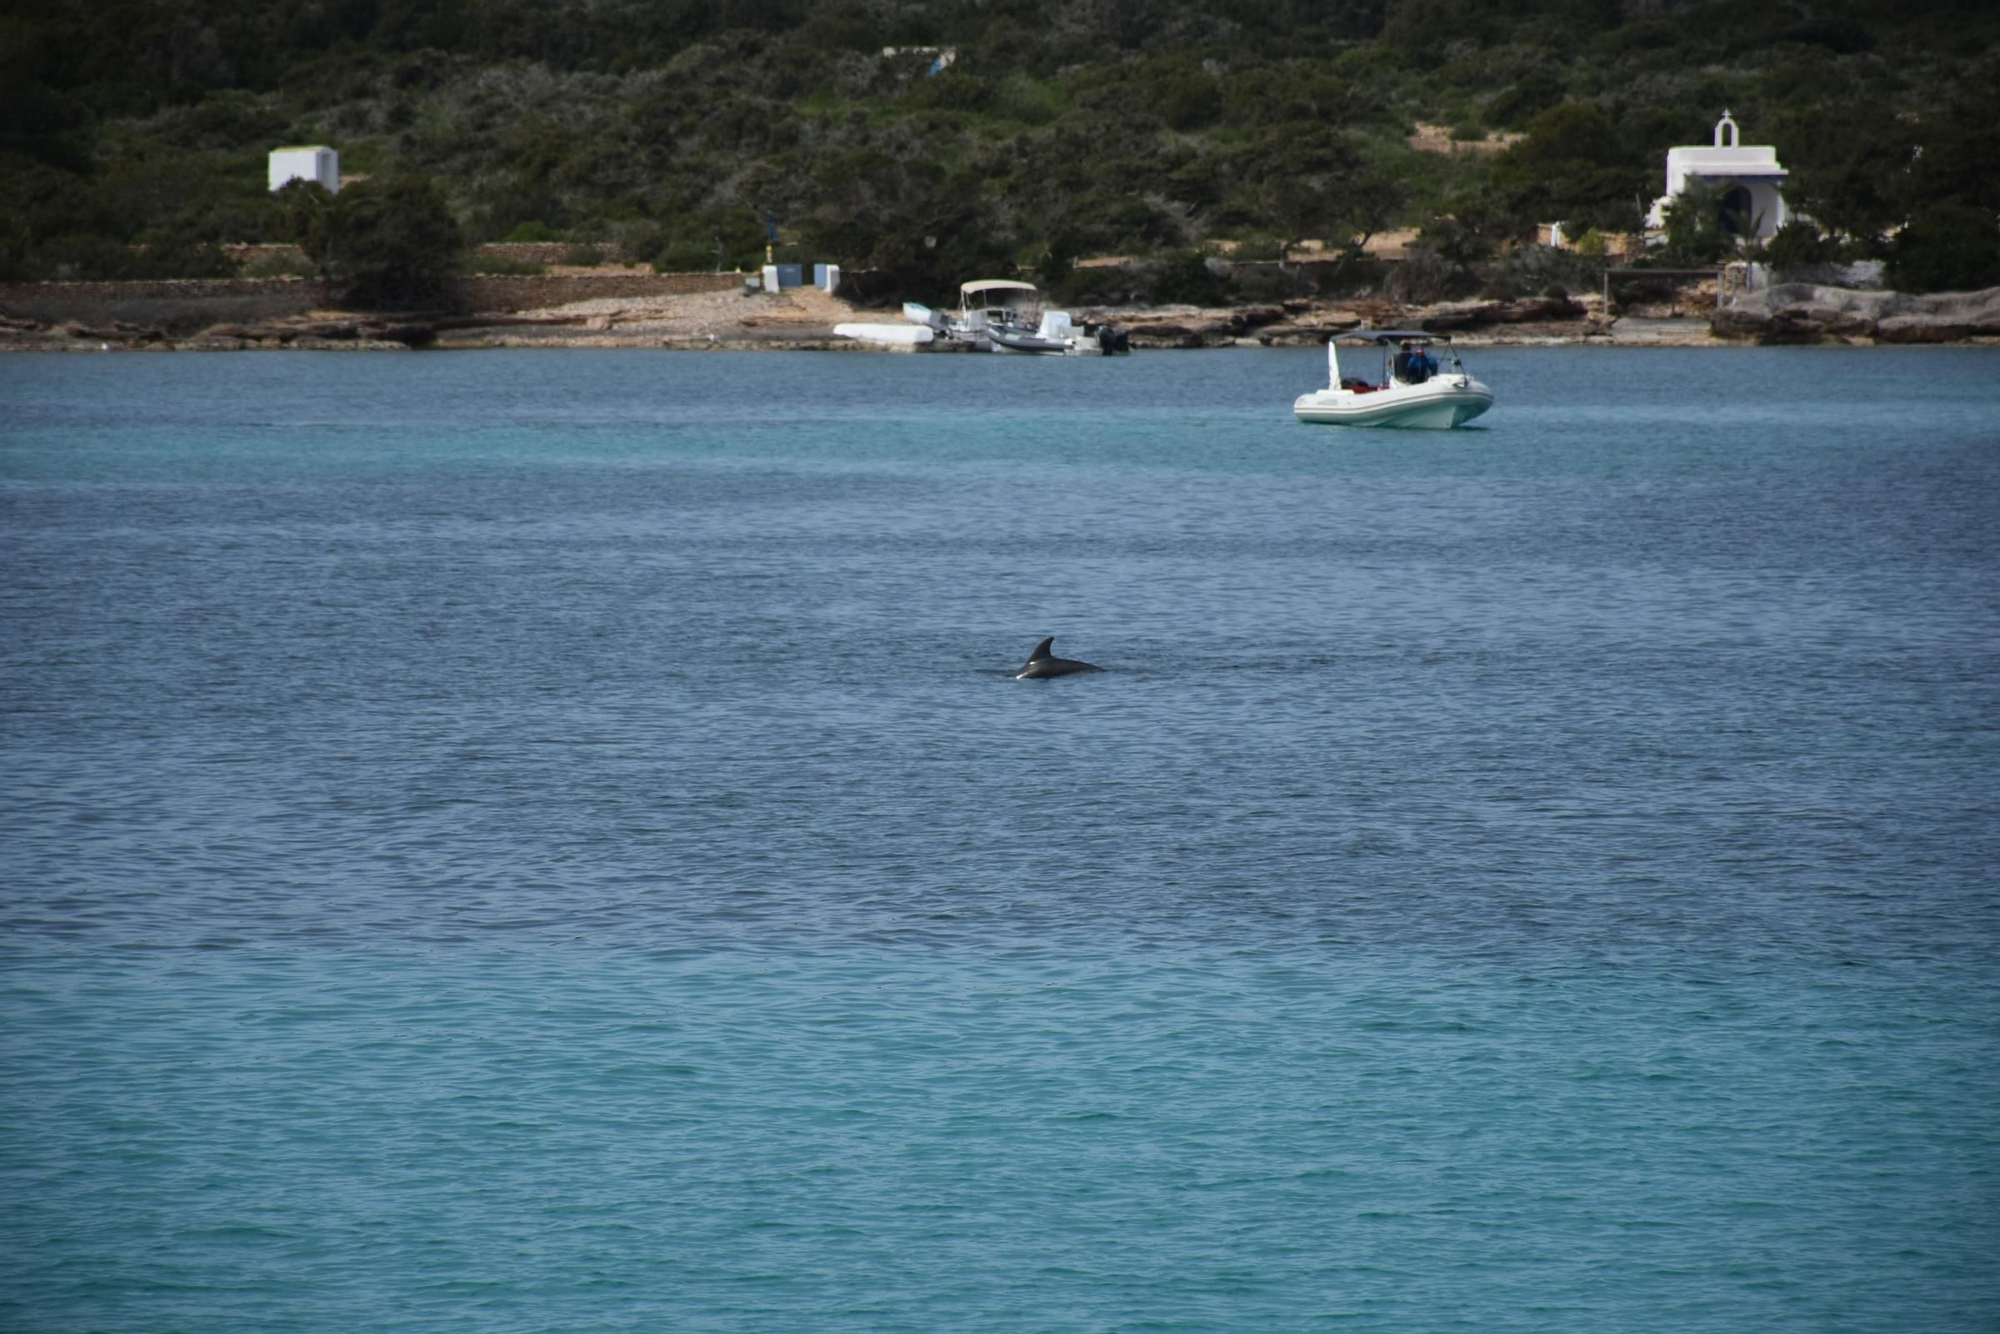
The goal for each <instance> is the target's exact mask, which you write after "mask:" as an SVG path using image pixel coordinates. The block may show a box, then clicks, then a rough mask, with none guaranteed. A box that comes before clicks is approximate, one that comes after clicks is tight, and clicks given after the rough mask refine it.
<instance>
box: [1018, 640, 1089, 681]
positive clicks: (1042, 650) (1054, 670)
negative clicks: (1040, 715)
mask: <svg viewBox="0 0 2000 1334" xmlns="http://www.w3.org/2000/svg"><path fill="white" fill-rule="evenodd" d="M1055 642H1056V637H1055V636H1054V635H1050V636H1049V637H1048V638H1047V639H1044V640H1043V641H1042V642H1041V643H1039V644H1037V645H1035V651H1034V652H1033V653H1030V654H1029V655H1028V661H1027V662H1026V663H1024V664H1022V667H1021V670H1020V671H1018V672H1016V673H1014V679H1015V680H1016V681H1040V680H1043V679H1044V678H1046V677H1051V676H1069V675H1070V674H1072V673H1074V672H1101V671H1103V670H1104V669H1103V668H1102V667H1099V666H1097V665H1096V664H1094V663H1088V662H1078V661H1077V660H1076V659H1075V658H1058V657H1057V656H1056V655H1055V650H1054V649H1053V648H1051V647H1050V645H1052V644H1054V643H1055Z"/></svg>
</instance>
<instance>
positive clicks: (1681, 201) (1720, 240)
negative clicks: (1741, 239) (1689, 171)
mask: <svg viewBox="0 0 2000 1334" xmlns="http://www.w3.org/2000/svg"><path fill="white" fill-rule="evenodd" d="M1735 249H1736V238H1735V237H1734V236H1733V235H1731V234H1730V231H1729V229H1728V228H1727V227H1725V226H1723V221H1722V194H1721V192H1720V191H1718V190H1717V189H1716V188H1715V187H1714V186H1712V185H1710V184H1709V183H1708V182H1706V181H1702V180H1689V181H1688V182H1687V183H1686V184H1685V185H1684V186H1682V188H1681V192H1680V193H1679V194H1677V195H1675V196H1674V197H1673V198H1672V199H1670V200H1668V201H1667V245H1666V249H1665V250H1663V251H1661V252H1660V258H1661V259H1664V260H1666V261H1667V263H1669V264H1682V265H1690V266H1696V265H1708V264H1713V263H1715V262H1716V261H1717V260H1719V259H1721V258H1722V257H1723V256H1725V255H1728V254H1730V253H1732V252H1733V251H1734V250H1735Z"/></svg>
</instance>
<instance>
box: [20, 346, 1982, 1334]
mask: <svg viewBox="0 0 2000 1334" xmlns="http://www.w3.org/2000/svg"><path fill="white" fill-rule="evenodd" d="M1471 360H1472V365H1473V368H1474V369H1475V370H1476V371H1477V372H1479V373H1480V374H1481V376H1482V378H1485V379H1487V380H1489V381H1490V382H1491V383H1492V384H1493V385H1494V386H1495V388H1496V390H1497V392H1498V394H1499V405H1498V406H1497V407H1496V408H1495V410H1494V411H1493V412H1492V413H1491V414H1489V415H1488V416H1487V417H1486V418H1484V419H1482V420H1481V421H1480V422H1479V423H1478V424H1477V427H1476V428H1474V429H1466V430H1461V431H1456V432H1449V433H1398V432H1366V431H1363V432H1357V431H1342V430H1340V429H1338V428H1314V427H1306V426H1301V425H1298V424H1296V423H1294V422H1293V421H1292V420H1291V417H1290V410H1289V409H1290V402H1291V399H1292V397H1293V396H1294V395H1295V394H1297V393H1298V392H1300V391H1302V390H1304V389H1306V388H1310V387H1313V386H1314V385H1316V384H1318V383H1321V382H1323V378H1324V373H1325V372H1324V365H1325V363H1324V358H1323V355H1322V354H1321V353H1320V352H1318V351H1316V350H1313V349H1302V350H1295V351H1267V352H1256V351H1231V352H1218V353H1199V354H1178V355H1176V354H1167V353H1154V354H1150V355H1148V354H1141V355H1138V356H1135V357H1132V358H1130V359H1124V360H1118V361H1113V362H1094V361H1079V362H1065V361H1043V360H1033V359H1014V358H980V357H921V356H917V357H896V356H886V355H873V356H870V355H841V356H803V355H801V356H789V357H777V356H768V355H764V356H757V355H732V354H705V355H694V354H687V355H681V354H664V353H649V352H604V351H591V352H576V353H569V352H559V351H537V352H519V353H510V352H495V353H462V354H438V355H379V356H378V355H372V354H361V353H356V354H332V355H315V354H282V355H280V354H270V355H261V356H259V355H242V356H228V357H224V356H217V357H199V356H187V355H177V356H164V355H163V356H153V357H147V356H136V355H135V356H62V357H56V356H18V357H11V358H4V359H0V1193H4V1198H5V1199H6V1200H7V1205H6V1207H5V1208H4V1209H0V1328H4V1329H10V1330H11V1329H20V1330H24V1331H26V1330H33V1331H112V1332H115V1334H126V1332H128V1331H129V1332H130V1334H159V1332H160V1331H174V1330H188V1331H202V1332H204V1334H209V1332H213V1331H232V1332H233V1331H245V1332H246V1334H247V1332H249V1331H257V1332H259V1334H263V1332H266V1331H311V1332H313V1334H319V1332H320V1331H326V1332H328V1334H333V1332H335V1331H338V1332H340V1334H349V1332H351V1331H354V1330H363V1329H365V1330H371V1331H429V1330H453V1331H458V1330H471V1329H477V1330H492V1331H544V1330H547V1331H581V1330H662V1329H674V1330H716V1331H722V1330H730V1331H735V1330H749V1329H769V1330H819V1329H827V1330H856V1331H860V1330H868V1331H875V1330H882V1331H934V1330H944V1329H950V1330H993V1331H1014V1330H1088V1331H1109V1330H1188V1331H1198V1330H1221V1329H1241V1330H1309V1329H1310V1330H1317V1329H1326V1328H1339V1329H1348V1330H1370V1331H1373V1330H1381V1331H1430V1330H1450V1329H1465V1330H1480V1331H1489V1330H1523V1331H1608V1330H1633V1331H1661V1332H1662V1334H1668V1332H1672V1334H1686V1332H1688V1331H1716V1332H1718V1334H1721V1332H1723V1331H1729V1332H1732V1334H1733V1332H1735V1331H1742V1330H1746V1329H1757V1330H1796V1331H1814V1332H1815V1334H1818V1332H1822V1331H1885V1332H1887V1331H1896V1332H1899V1334H1900V1332H1902V1331H1912V1330H1924V1331H1938V1332H1941V1334H1957V1332H1960V1331H1963V1332H1965V1334H1973V1332H1975V1331H1979V1332H1984V1331H1992V1330H1994V1329H1995V1328H2000V1278H1996V1277H1995V1275H1996V1269H1995V1265H1994V1257H1995V1256H1996V1255H2000V1113H1996V1111H1995V1108H1996V1107H2000V872H1997V871H1996V869H1995V868H1996V867H2000V736H1997V735H1996V725H2000V426H1996V422H2000V352H1996V351H1995V350H1990V349H1954V350H1923V351H1895V350H1886V349H1885V350H1866V351H1864V350H1817V349H1814V350H1762V351H1739V352H1729V353H1717V352H1712V351H1705V350H1704V351H1677V350H1643V351H1612V350H1605V349H1559V350H1535V351H1497V350H1496V351H1487V352H1481V353H1475V354H1472V357H1471ZM1048 634H1053V635H1055V636H1056V637H1057V639H1056V644H1057V650H1058V651H1059V652H1061V653H1064V654H1066V655H1070V656H1076V657H1082V658H1086V659H1088V660H1090V661H1092V662H1096V663H1098V664H1100V665H1102V666H1104V667H1105V668H1106V669H1107V670H1106V671H1105V672H1103V673H1100V674H1094V675H1088V676H1077V677H1069V678H1064V679H1060V680H1056V681H1052V682H1016V681H1013V680H1011V679H1010V678H1009V676H1008V674H1007V669H1009V668H1010V667H1014V666H1016V665H1017V664H1018V663H1019V662H1020V661H1021V659H1022V658H1023V657H1024V656H1025V654H1026V652H1027V650H1028V649H1029V647H1030V646H1031V645H1032V644H1033V643H1034V642H1035V641H1036V640H1037V639H1039V638H1041V637H1042V636H1044V635H1048Z"/></svg>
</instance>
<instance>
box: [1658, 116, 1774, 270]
mask: <svg viewBox="0 0 2000 1334" xmlns="http://www.w3.org/2000/svg"><path fill="white" fill-rule="evenodd" d="M1786 174H1787V173H1786V171H1785V169H1784V168H1783V167H1781V166H1779V165H1778V150H1777V149H1776V148H1774V147H1772V146H1771V145H1769V144H1744V143H1739V142H1738V132H1737V128H1736V120H1735V118H1734V117H1733V116H1731V115H1730V114H1729V113H1728V112H1727V111H1724V112H1723V113H1722V119H1721V120H1719V121H1717V122H1715V142H1714V143H1712V144H1684V145H1682V146H1681V147H1679V148H1669V149H1668V150H1667V192H1666V193H1665V194H1663V195H1661V196H1660V197H1659V198H1658V199H1656V200H1654V201H1653V209H1652V212H1650V213H1648V214H1647V215H1646V231H1647V234H1648V235H1649V236H1650V235H1654V234H1657V233H1660V232H1663V231H1665V229H1666V225H1667V205H1668V203H1669V202H1671V201H1672V200H1673V198H1674V196H1676V195H1678V194H1680V193H1681V192H1682V191H1683V190H1685V189H1687V187H1688V186H1689V185H1690V184H1692V183H1694V182H1697V181H1699V182H1701V183H1703V184H1705V185H1707V186H1709V187H1710V188H1711V189H1713V190H1714V191H1715V193H1716V206H1717V208H1718V209H1719V210H1720V211H1721V218H1720V221H1721V223H1722V229H1723V230H1724V231H1725V232H1728V233H1729V234H1730V235H1732V236H1740V237H1742V238H1744V239H1745V240H1750V241H1768V240H1770V239H1771V237H1772V236H1773V235H1774V234H1776V232H1777V230H1778V228H1780V227H1782V226H1784V225H1785V220H1786V219H1787V218H1788V217H1790V214H1788V213H1786V212H1785V200H1784V196H1782V195H1780V194H1779V193H1778V187H1779V186H1780V185H1782V184H1783V183H1784V180H1785V176H1786Z"/></svg>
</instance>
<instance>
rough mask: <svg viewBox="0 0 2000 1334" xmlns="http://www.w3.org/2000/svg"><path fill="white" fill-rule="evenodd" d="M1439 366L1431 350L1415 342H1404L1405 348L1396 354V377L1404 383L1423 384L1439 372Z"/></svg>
mask: <svg viewBox="0 0 2000 1334" xmlns="http://www.w3.org/2000/svg"><path fill="white" fill-rule="evenodd" d="M1437 368H1438V364H1437V360H1436V359H1435V358H1434V357H1432V356H1431V354H1430V352H1429V351H1428V350H1427V349H1425V348H1421V347H1418V346H1417V345H1416V344H1414V343H1405V344H1403V350H1402V351H1400V352H1398V353H1397V354H1396V361H1395V372H1396V378H1397V379H1398V380H1401V381H1402V382H1403V383H1404V384H1422V383H1423V382H1424V381H1426V380H1428V379H1430V378H1431V377H1432V376H1433V375H1436V374H1437Z"/></svg>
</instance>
